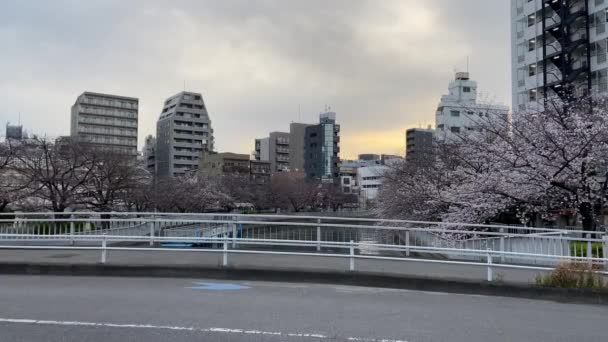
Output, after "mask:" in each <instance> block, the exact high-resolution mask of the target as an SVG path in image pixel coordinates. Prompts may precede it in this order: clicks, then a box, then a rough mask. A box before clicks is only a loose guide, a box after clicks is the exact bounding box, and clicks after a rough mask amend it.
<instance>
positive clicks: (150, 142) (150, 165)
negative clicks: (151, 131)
mask: <svg viewBox="0 0 608 342" xmlns="http://www.w3.org/2000/svg"><path fill="white" fill-rule="evenodd" d="M142 157H143V164H144V167H145V168H146V170H148V172H150V173H151V174H153V175H156V138H154V137H153V136H152V135H148V136H147V137H146V141H145V143H144V149H143V153H142Z"/></svg>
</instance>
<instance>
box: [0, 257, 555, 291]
mask: <svg viewBox="0 0 608 342" xmlns="http://www.w3.org/2000/svg"><path fill="white" fill-rule="evenodd" d="M217 251H218V252H219V250H217ZM218 252H215V253H214V252H204V251H201V252H178V251H171V252H162V251H154V252H146V251H109V252H108V257H107V263H108V264H110V265H134V266H139V265H155V266H172V265H180V266H200V267H221V264H222V253H218ZM100 256H101V254H100V251H82V250H0V263H2V262H11V263H16V262H27V263H45V264H49V263H50V264H97V263H99V262H100V260H101V259H100ZM228 263H229V266H230V267H235V268H241V269H247V268H254V269H276V270H298V271H317V270H320V271H331V270H335V271H345V270H348V267H349V259H348V258H338V257H324V256H292V255H261V254H229V255H228ZM355 269H356V271H360V272H371V273H382V274H388V275H403V276H416V277H431V278H439V279H463V280H476V281H484V280H485V279H486V277H487V273H486V272H487V268H486V267H485V266H482V267H479V266H469V265H452V264H438V263H428V262H420V261H389V260H364V259H357V260H356V261H355ZM540 273H543V272H541V271H535V270H520V269H506V268H495V269H494V278H495V279H497V280H500V281H503V282H506V283H518V284H533V283H534V279H535V277H536V276H537V275H538V274H540Z"/></svg>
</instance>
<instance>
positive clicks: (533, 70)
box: [528, 63, 536, 76]
mask: <svg viewBox="0 0 608 342" xmlns="http://www.w3.org/2000/svg"><path fill="white" fill-rule="evenodd" d="M534 75H536V63H532V64H530V65H528V76H534Z"/></svg>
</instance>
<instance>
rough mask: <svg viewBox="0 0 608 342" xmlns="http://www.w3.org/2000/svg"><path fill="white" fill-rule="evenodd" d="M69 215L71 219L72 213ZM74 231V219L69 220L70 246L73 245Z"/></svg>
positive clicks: (72, 217)
mask: <svg viewBox="0 0 608 342" xmlns="http://www.w3.org/2000/svg"><path fill="white" fill-rule="evenodd" d="M70 217H71V219H72V220H73V219H74V214H72V215H71V216H70ZM75 232H76V227H75V224H74V221H70V237H71V239H70V243H71V245H72V246H74V233H75Z"/></svg>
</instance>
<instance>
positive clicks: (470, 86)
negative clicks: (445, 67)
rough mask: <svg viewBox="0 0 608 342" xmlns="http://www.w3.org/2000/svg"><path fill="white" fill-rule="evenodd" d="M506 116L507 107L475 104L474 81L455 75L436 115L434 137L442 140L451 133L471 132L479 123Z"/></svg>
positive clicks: (475, 90) (462, 73) (466, 75)
mask: <svg viewBox="0 0 608 342" xmlns="http://www.w3.org/2000/svg"><path fill="white" fill-rule="evenodd" d="M508 113H509V108H508V107H507V106H502V105H495V104H481V103H477V82H475V81H472V80H471V79H470V78H469V73H468V72H457V73H456V77H455V79H454V80H453V81H452V82H450V85H449V93H448V94H447V95H443V96H442V97H441V102H439V106H438V107H437V112H436V113H435V127H436V129H437V132H436V137H437V139H440V140H442V139H445V138H446V137H448V136H450V134H458V133H462V132H465V131H468V130H469V131H470V130H474V129H475V128H476V127H477V126H478V125H479V122H480V121H482V120H488V119H491V118H492V117H493V116H500V117H505V116H506V115H508Z"/></svg>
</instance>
